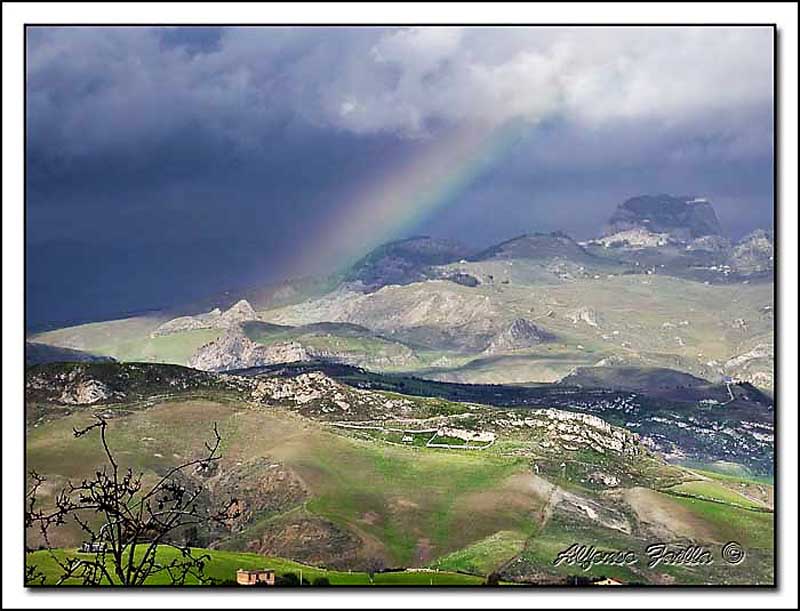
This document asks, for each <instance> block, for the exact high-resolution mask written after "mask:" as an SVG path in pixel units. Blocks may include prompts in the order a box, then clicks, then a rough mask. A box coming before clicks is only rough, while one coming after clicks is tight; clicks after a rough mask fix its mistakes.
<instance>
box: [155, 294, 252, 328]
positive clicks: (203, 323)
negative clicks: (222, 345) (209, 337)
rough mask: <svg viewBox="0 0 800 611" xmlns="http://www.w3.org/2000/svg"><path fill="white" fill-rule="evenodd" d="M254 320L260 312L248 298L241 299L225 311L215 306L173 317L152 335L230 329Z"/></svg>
mask: <svg viewBox="0 0 800 611" xmlns="http://www.w3.org/2000/svg"><path fill="white" fill-rule="evenodd" d="M253 320H259V318H258V314H257V313H256V311H255V310H254V309H253V306H251V305H250V303H249V302H248V301H247V300H246V299H240V300H239V301H237V302H236V303H235V304H233V305H232V306H231V307H230V308H228V309H227V310H225V311H224V312H223V311H222V310H220V309H219V308H214V309H213V310H211V311H210V312H206V313H204V314H196V315H194V316H179V317H178V318H173V319H172V320H169V321H167V322H165V323H164V324H162V325H161V326H159V327H158V328H157V329H156V330H155V331H153V333H152V334H151V335H152V336H153V337H156V336H159V335H170V334H172V333H179V332H182V331H193V330H196V329H230V328H232V327H234V326H236V325H238V324H240V323H243V322H249V321H253Z"/></svg>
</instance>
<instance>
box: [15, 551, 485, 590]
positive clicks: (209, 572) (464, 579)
mask: <svg viewBox="0 0 800 611" xmlns="http://www.w3.org/2000/svg"><path fill="white" fill-rule="evenodd" d="M206 554H207V555H208V556H210V559H209V560H208V563H207V566H206V569H205V572H204V575H205V576H206V578H209V579H212V580H217V581H228V580H232V579H236V571H237V570H238V569H264V568H269V569H273V570H274V571H275V572H276V573H277V574H278V575H284V574H287V573H293V574H295V575H297V576H298V577H300V576H301V575H302V577H303V580H304V581H306V580H307V581H310V582H312V583H313V581H314V580H315V579H319V578H326V579H327V580H328V581H329V582H330V584H331V585H333V586H369V585H375V586H384V585H389V586H395V585H405V586H427V585H437V586H438V585H459V586H477V585H481V584H482V583H484V581H485V580H484V578H482V577H480V576H477V575H465V574H461V573H455V572H447V571H441V572H439V571H430V572H428V571H425V572H419V571H400V572H391V573H375V574H373V575H372V577H370V575H369V574H367V573H364V572H355V571H354V572H351V571H331V570H327V569H322V568H318V567H313V566H308V565H305V564H301V563H299V562H293V561H291V560H286V559H284V558H275V557H270V556H261V555H259V554H249V553H243V552H227V551H221V550H210V549H197V548H195V549H193V555H194V556H195V557H199V556H201V555H206ZM53 555H55V556H56V558H57V559H58V560H60V561H63V560H64V559H65V558H69V557H84V556H85V557H87V558H89V556H88V555H84V554H80V553H78V552H77V550H74V549H58V550H54V551H53V552H52V553H51V552H48V551H37V552H32V553H30V554H28V556H27V559H26V562H27V564H28V565H29V566H31V565H34V566H35V567H36V569H37V571H38V572H39V573H41V574H43V575H44V577H45V582H44V585H55V584H56V582H57V581H58V579H59V578H60V576H61V575H62V571H61V568H60V567H59V566H58V563H57V562H56V560H55V559H54V558H53ZM179 556H180V554H179V552H178V551H177V550H175V549H174V548H171V547H161V548H160V549H159V550H158V553H157V560H158V562H162V563H166V562H169V561H170V560H172V559H173V558H178V557H179ZM37 585H39V584H37ZM63 585H80V582H79V581H78V580H77V579H69V580H66V581H65V582H64V583H63ZM105 585H110V584H108V583H106V584H105ZM145 585H155V586H158V585H170V580H169V576H168V575H167V574H166V573H159V574H156V575H153V577H152V578H150V579H148V581H146V582H145ZM186 585H200V582H199V581H198V580H197V579H196V578H194V577H191V578H189V579H187V584H186ZM207 585H214V584H213V583H211V584H207ZM226 585H227V584H226Z"/></svg>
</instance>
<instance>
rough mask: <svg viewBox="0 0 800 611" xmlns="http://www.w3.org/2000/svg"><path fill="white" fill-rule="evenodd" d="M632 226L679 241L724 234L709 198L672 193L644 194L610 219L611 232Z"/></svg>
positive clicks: (629, 201) (628, 201) (609, 228)
mask: <svg viewBox="0 0 800 611" xmlns="http://www.w3.org/2000/svg"><path fill="white" fill-rule="evenodd" d="M632 229H640V230H641V229H643V230H646V231H647V232H649V233H652V234H662V235H666V236H669V238H672V239H674V240H676V241H679V242H688V241H691V240H692V239H694V238H699V237H702V236H708V235H719V234H720V233H721V230H720V225H719V220H718V219H717V215H716V212H715V211H714V208H713V206H712V205H711V203H710V202H709V201H708V200H707V199H704V198H700V197H674V196H670V195H642V196H639V197H632V198H631V199H629V200H626V201H625V202H623V203H622V204H620V205H619V206H618V207H617V209H616V211H615V212H614V214H613V215H612V216H611V219H610V220H609V222H608V235H613V234H617V233H619V232H622V231H629V230H632Z"/></svg>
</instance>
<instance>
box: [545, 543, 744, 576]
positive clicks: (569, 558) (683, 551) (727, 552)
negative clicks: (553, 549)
mask: <svg viewBox="0 0 800 611" xmlns="http://www.w3.org/2000/svg"><path fill="white" fill-rule="evenodd" d="M645 555H646V556H647V568H649V569H653V568H655V567H657V566H707V565H710V564H713V563H714V553H713V551H712V550H711V548H709V547H706V546H703V545H678V544H674V543H651V544H650V545H648V546H647V548H646V549H645ZM720 556H721V557H722V559H723V560H724V561H725V562H727V563H728V564H739V563H740V562H742V561H743V560H744V557H745V551H744V549H743V548H742V546H741V545H739V544H738V543H737V542H736V541H729V542H728V543H726V544H725V545H723V546H722V547H721V549H720ZM639 561H640V558H639V554H638V553H637V552H636V551H634V550H609V549H598V548H597V547H596V546H594V545H584V544H581V543H573V544H572V545H570V546H569V547H568V548H566V549H564V550H561V551H560V552H558V554H557V555H556V557H555V559H554V560H553V565H554V566H561V565H565V566H577V567H580V568H581V569H583V570H584V571H589V570H590V569H591V568H592V567H593V566H600V565H602V566H631V565H634V564H638V563H639Z"/></svg>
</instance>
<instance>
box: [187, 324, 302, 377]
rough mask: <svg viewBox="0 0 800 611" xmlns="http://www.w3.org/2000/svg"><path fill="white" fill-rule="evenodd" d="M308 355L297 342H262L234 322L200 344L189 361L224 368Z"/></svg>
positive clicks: (208, 368)
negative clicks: (268, 343)
mask: <svg viewBox="0 0 800 611" xmlns="http://www.w3.org/2000/svg"><path fill="white" fill-rule="evenodd" d="M311 359H312V357H311V355H309V353H308V352H307V351H306V349H305V348H304V347H303V346H302V345H301V344H299V343H297V342H294V341H290V342H279V343H276V344H272V345H270V346H264V345H261V344H257V343H256V342H254V341H253V340H251V339H250V338H249V337H247V336H246V335H245V334H244V332H243V331H242V330H241V327H239V326H236V327H233V328H231V329H229V330H228V331H227V332H225V334H224V335H222V337H220V338H218V339H215V340H214V341H212V342H209V343H207V344H205V345H204V346H201V347H200V348H199V349H198V350H197V352H195V353H194V354H193V355H192V356H191V358H190V359H189V363H188V365H189V367H192V368H194V369H200V370H202V371H227V370H230V369H247V368H248V367H261V366H263V365H275V364H277V363H295V362H298V361H309V360H311Z"/></svg>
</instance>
